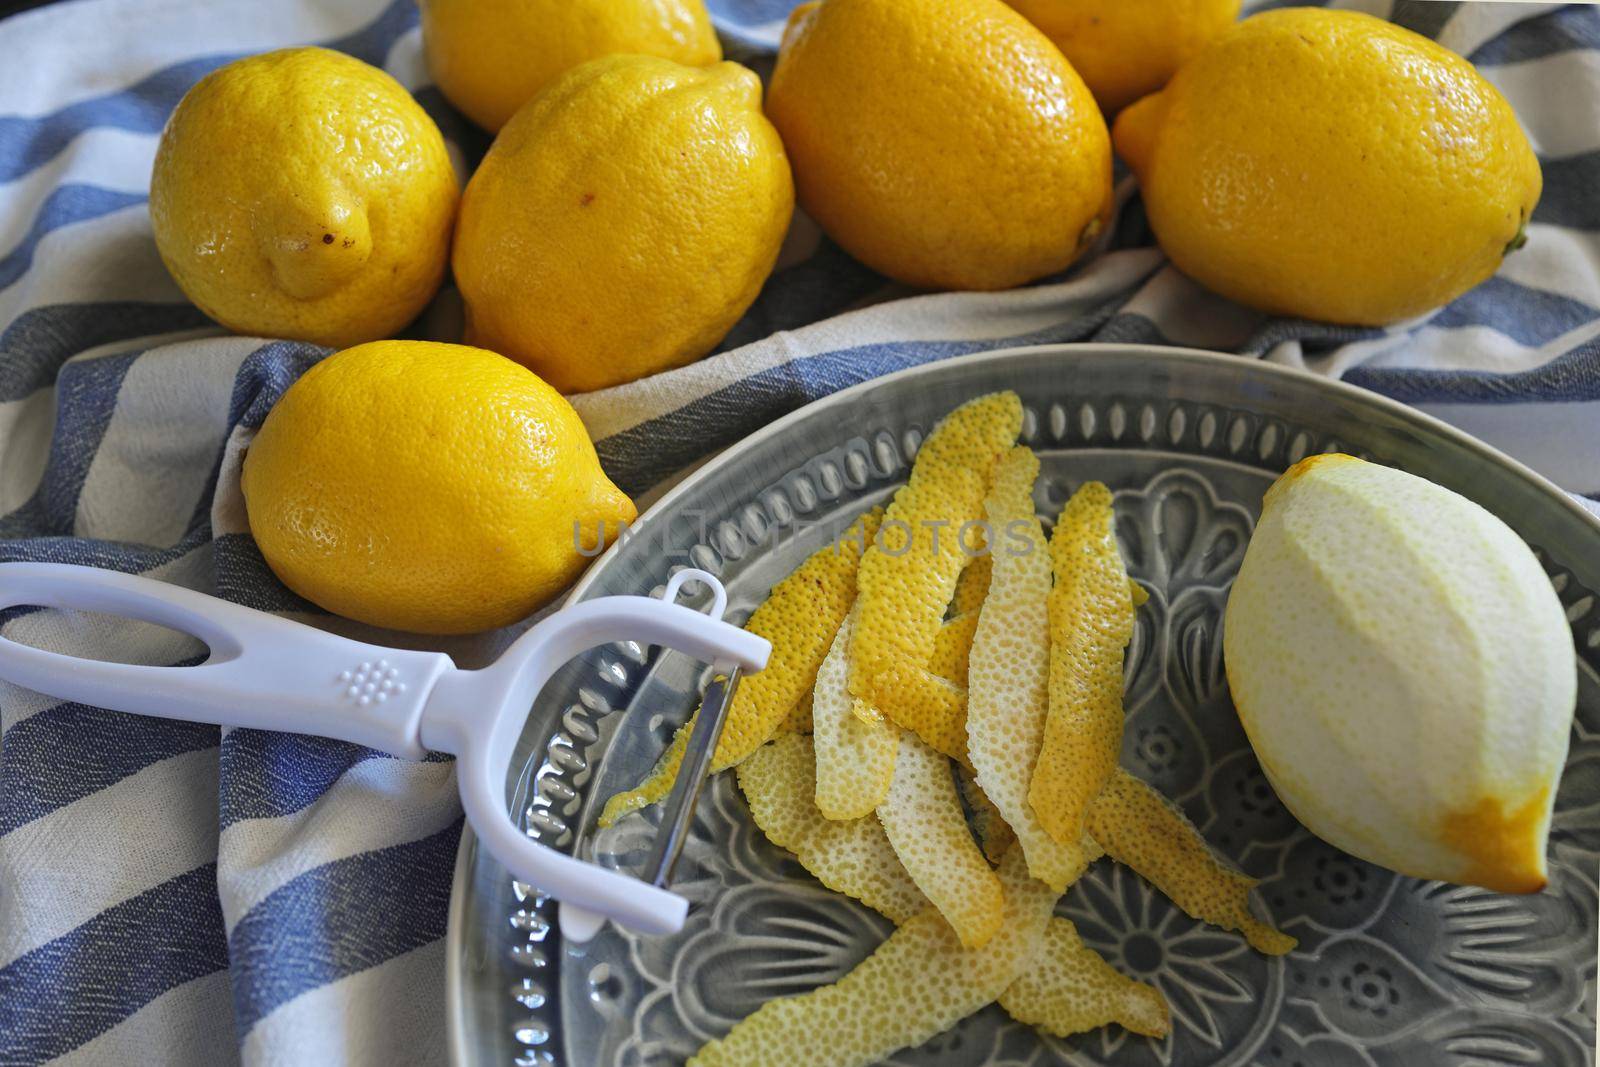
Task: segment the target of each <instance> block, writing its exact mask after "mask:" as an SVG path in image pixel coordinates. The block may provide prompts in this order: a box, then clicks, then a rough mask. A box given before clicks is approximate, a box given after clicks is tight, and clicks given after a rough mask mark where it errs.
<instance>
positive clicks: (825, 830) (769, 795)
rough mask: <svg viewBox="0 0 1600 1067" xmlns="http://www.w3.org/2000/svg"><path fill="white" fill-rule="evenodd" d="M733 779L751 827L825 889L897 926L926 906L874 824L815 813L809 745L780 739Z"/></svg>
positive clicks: (795, 738)
mask: <svg viewBox="0 0 1600 1067" xmlns="http://www.w3.org/2000/svg"><path fill="white" fill-rule="evenodd" d="M734 773H735V774H737V775H738V779H739V789H740V790H741V791H742V792H743V793H744V796H745V800H746V801H747V802H748V803H749V805H750V814H751V817H752V818H753V819H754V820H755V824H756V826H758V827H760V829H761V832H762V833H764V834H765V835H766V836H767V839H768V840H770V841H771V842H772V843H773V844H775V845H777V846H778V847H779V848H782V849H787V850H788V851H790V852H792V853H794V855H795V858H797V859H798V860H799V861H800V864H801V866H803V867H805V869H806V870H808V871H810V872H811V873H812V874H813V875H815V876H816V878H817V880H818V881H820V882H821V883H822V884H823V885H825V886H827V887H828V888H829V889H832V890H833V891H834V892H836V893H843V894H844V895H845V896H847V897H850V898H852V899H854V900H859V901H861V903H863V904H865V905H866V906H867V907H869V908H872V909H873V910H874V911H877V912H879V913H881V914H882V915H884V916H885V917H886V918H888V919H889V920H891V921H892V922H894V923H896V924H899V923H903V922H905V921H906V920H907V919H909V918H911V916H913V915H915V914H917V912H919V911H922V910H924V909H926V908H927V907H928V906H929V905H928V898H927V897H925V896H923V895H922V890H920V889H918V888H917V885H916V883H915V882H913V881H912V880H911V876H910V875H909V874H907V873H906V869H905V867H904V866H902V865H901V863H900V860H899V858H898V857H896V856H895V854H894V849H893V848H892V847H890V845H889V839H888V837H886V836H885V835H884V832H883V826H882V824H880V823H879V822H878V820H877V819H875V818H873V817H871V816H868V817H866V818H864V819H853V820H851V821H848V822H840V821H836V820H833V819H827V818H824V817H823V815H822V812H821V811H819V810H817V806H816V804H815V803H814V802H813V801H812V799H811V783H812V781H813V779H814V778H815V776H816V751H815V749H814V747H813V746H812V743H811V739H810V738H809V737H806V736H805V735H803V734H783V735H781V736H779V737H777V738H775V739H774V740H773V742H772V743H771V744H768V745H763V746H762V747H761V748H758V749H756V750H755V751H754V752H752V753H751V754H750V756H749V758H748V759H746V760H745V761H744V762H743V763H740V764H739V767H738V769H737V770H736V771H735V772H734Z"/></svg>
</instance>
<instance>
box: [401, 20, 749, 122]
mask: <svg viewBox="0 0 1600 1067" xmlns="http://www.w3.org/2000/svg"><path fill="white" fill-rule="evenodd" d="M422 42H423V47H424V48H425V49H426V51H427V55H428V69H429V70H430V71H431V72H432V74H433V80H434V81H435V82H436V83H438V86H439V88H440V89H442V90H443V91H444V95H445V96H446V97H448V98H449V100H450V102H451V103H452V104H454V105H455V106H456V107H458V108H460V109H461V110H462V111H464V112H466V113H467V116H468V117H469V118H471V119H472V121H473V122H476V123H477V124H478V125H479V126H482V127H483V128H484V129H486V130H489V131H491V132H493V131H496V130H498V129H500V127H502V126H504V125H505V124H506V122H507V120H509V119H510V118H511V116H512V115H513V114H515V113H516V110H517V109H518V108H519V107H521V106H522V105H523V104H525V103H527V102H528V101H529V100H531V99H533V97H534V96H535V94H537V93H538V92H539V90H540V89H542V88H544V87H545V86H546V85H548V84H549V83H550V82H552V81H554V80H555V79H556V78H557V77H559V76H560V75H561V74H563V73H565V72H566V71H568V70H570V69H571V68H573V67H576V66H577V65H579V64H580V63H586V62H588V61H589V60H591V59H598V58H599V57H601V56H608V55H613V54H615V53H618V52H632V53H636V54H640V55H649V56H660V57H662V58H663V59H672V60H676V61H677V62H679V63H687V64H689V65H690V66H694V67H703V66H708V65H710V64H712V63H715V62H717V61H718V60H719V59H721V58H722V46H721V45H720V44H719V43H718V42H717V33H716V31H715V30H714V29H712V27H711V18H710V16H708V15H707V14H706V8H705V5H704V4H703V3H701V0H423V2H422Z"/></svg>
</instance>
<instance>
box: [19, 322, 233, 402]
mask: <svg viewBox="0 0 1600 1067" xmlns="http://www.w3.org/2000/svg"><path fill="white" fill-rule="evenodd" d="M210 322H211V320H210V319H209V318H207V317H206V316H205V314H204V313H202V312H201V311H200V309H199V308H197V307H195V306H194V305H193V304H146V303H134V302H127V301H121V302H106V303H100V304H47V305H45V306H43V307H36V308H30V309H29V310H27V311H24V312H23V313H22V314H21V315H18V316H17V317H16V318H15V319H13V320H12V321H11V323H10V324H9V325H7V326H6V328H5V330H4V332H0V403H4V402H5V401H7V400H21V399H22V398H23V397H25V396H28V395H30V394H31V393H34V392H36V391H38V390H40V389H43V388H44V387H45V386H47V385H49V384H50V383H51V382H53V381H55V380H56V375H57V373H58V372H59V371H60V369H61V365H62V364H63V363H65V362H66V361H67V359H68V358H69V357H71V356H75V355H77V354H78V353H79V352H82V351H84V350H86V349H90V348H96V347H99V346H100V345H107V344H112V343H114V342H116V341H131V340H133V339H134V338H138V337H149V336H151V335H153V334H160V333H172V332H175V331H177V330H193V329H197V328H199V327H201V326H205V325H207V324H209V323H210Z"/></svg>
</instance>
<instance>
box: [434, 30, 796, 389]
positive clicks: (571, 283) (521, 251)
mask: <svg viewBox="0 0 1600 1067" xmlns="http://www.w3.org/2000/svg"><path fill="white" fill-rule="evenodd" d="M793 210H794V186H793V184H792V182H791V179H790V177H789V163H788V160H787V159H786V158H785V156H784V151H783V143H782V142H781V141H780V140H779V139H778V133H777V131H776V130H774V129H773V128H772V125H771V123H769V122H768V121H767V120H766V118H765V117H764V116H763V115H762V114H761V82H760V81H759V79H757V78H756V76H755V74H753V73H751V72H750V71H748V70H746V69H745V68H743V67H741V66H738V65H737V64H734V63H719V64H717V65H716V66H714V67H710V68H707V69H704V70H702V69H698V68H695V67H686V66H683V65H682V64H679V63H673V62H671V61H669V60H665V59H655V58H652V57H648V56H610V57H607V58H605V59H597V60H594V61H592V62H589V63H586V64H584V65H583V66H581V67H578V68H576V69H575V70H572V71H569V72H568V73H566V74H564V75H562V76H561V77H560V78H559V79H557V80H556V82H555V83H554V84H552V85H551V86H550V87H549V88H548V89H546V90H545V91H544V92H542V93H540V94H539V96H538V97H536V98H535V99H534V100H533V101H532V102H531V103H530V104H529V105H528V106H527V107H525V108H523V109H522V110H521V111H519V112H517V115H516V117H515V118H514V119H512V120H511V122H509V123H508V124H507V125H506V127H505V129H503V130H501V131H500V136H499V137H497V138H496V139H495V142H494V145H493V147H491V148H490V149H489V154H488V155H487V156H485V157H484V160H483V164H482V165H481V166H480V167H479V168H478V171H477V173H476V174H474V175H473V176H472V181H471V182H470V183H468V185H467V191H466V195H465V196H464V197H463V199H462V204H461V224H460V226H459V228H458V230H457V232H456V240H455V253H454V260H453V262H454V265H455V276H456V283H457V284H458V285H459V286H460V288H461V295H462V297H463V298H464V299H465V301H466V308H467V335H468V339H469V340H470V341H472V342H473V343H474V344H482V345H484V346H485V347H488V348H492V349H494V350H495V351H497V352H502V353H504V354H505V355H507V356H510V357H511V358H513V359H516V360H518V361H520V362H522V363H525V364H527V365H528V366H529V367H531V368H532V369H533V370H534V371H536V372H537V373H538V374H539V375H540V376H541V377H543V378H544V379H545V380H546V381H548V382H550V384H551V385H554V386H555V387H556V388H558V389H560V390H561V391H562V392H564V393H572V392H580V391H584V390H589V389H599V388H601V387H603V386H608V385H617V384H619V383H621V382H627V381H632V380H633V379H635V378H639V377H642V376H644V375H646V374H652V373H654V372H656V371H660V370H665V369H667V368H669V367H677V366H681V365H683V364H685V363H690V362H693V361H694V360H696V359H699V358H700V357H701V356H703V355H705V354H706V353H707V352H709V351H711V349H712V348H713V347H714V346H715V345H716V343H717V342H718V341H719V340H721V339H722V336H723V335H724V334H726V333H727V332H728V329H729V328H730V327H731V326H732V325H733V324H734V322H736V321H737V320H738V318H739V316H740V315H741V314H743V313H744V310H745V309H746V308H747V307H749V306H750V303H751V302H752V301H753V300H755V297H756V294H757V292H759V291H760V289H761V284H762V282H764V281H765V280H766V278H767V275H768V274H770V273H771V271H772V265H773V263H774V262H775V261H776V260H777V256H778V247H779V245H781V244H782V242H783V235H784V233H785V231H786V230H787V229H788V225H789V217H790V215H791V214H792V213H793Z"/></svg>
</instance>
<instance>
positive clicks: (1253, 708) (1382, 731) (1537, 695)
mask: <svg viewBox="0 0 1600 1067" xmlns="http://www.w3.org/2000/svg"><path fill="white" fill-rule="evenodd" d="M1223 645H1224V654H1225V659H1226V663H1227V669H1228V683H1229V687H1230V688H1231V689H1232V691H1233V699H1234V703H1235V704H1236V705H1237V706H1238V709H1239V718H1240V720H1241V721H1242V722H1243V723H1244V727H1245V730H1246V732H1247V733H1248V734H1249V735H1250V743H1251V745H1253V746H1254V747H1255V751H1256V755H1257V756H1258V757H1259V758H1260V760H1261V766H1262V769H1263V770H1264V771H1265V772H1266V774H1267V778H1268V779H1269V780H1270V781H1271V782H1272V787H1273V789H1275V790H1276V791H1277V793H1278V796H1279V797H1280V798H1282V800H1283V802H1284V804H1285V805H1287V806H1288V808H1289V810H1290V811H1292V812H1294V814H1295V817H1296V818H1298V819H1299V820H1300V821H1301V822H1302V823H1304V824H1305V825H1306V828H1307V829H1308V830H1310V831H1311V832H1312V833H1314V834H1316V835H1317V836H1319V837H1321V838H1323V839H1324V840H1326V841H1327V842H1329V843H1330V844H1332V845H1335V846H1336V847H1338V848H1341V849H1344V850H1345V851H1346V852H1349V853H1351V854H1353V855H1355V856H1358V857H1360V858H1362V859H1365V860H1368V861H1370V862H1372V863H1376V864H1380V865H1382V866H1384V867H1389V868H1392V869H1394V870H1397V871H1399V872H1401V873H1402V874H1409V875H1412V876H1414V877H1417V878H1437V879H1441V880H1443V881H1447V882H1464V883H1471V884H1474V885H1481V886H1487V887H1488V888H1490V889H1495V890H1499V891H1501V892H1508V893H1515V892H1533V891H1537V890H1538V889H1541V888H1542V887H1543V886H1544V884H1545V839H1546V835H1547V834H1548V832H1549V828H1550V813H1551V807H1552V805H1553V804H1554V802H1555V792H1556V784H1557V779H1558V778H1559V776H1560V774H1561V768H1562V766H1563V765H1564V763H1565V762H1566V754H1567V741H1568V735H1569V733H1570V732H1571V729H1572V709H1573V704H1574V702H1575V701H1576V699H1577V677H1578V671H1577V663H1576V658H1575V655H1574V651H1573V646H1572V631H1571V629H1570V628H1569V626H1568V624H1567V618H1566V613H1565V612H1564V611H1563V610H1562V607H1561V602H1560V600H1559V599H1558V598H1557V596H1556V594H1555V591H1554V590H1553V589H1552V588H1551V586H1550V582H1549V580H1548V579H1547V578H1546V577H1545V573H1544V568H1542V567H1541V566H1540V565H1539V561H1538V560H1537V559H1536V558H1535V557H1534V554H1533V552H1532V551H1531V550H1530V549H1529V548H1528V546H1527V545H1526V544H1524V543H1523V542H1522V540H1521V538H1519V537H1518V536H1517V535H1516V534H1515V533H1514V532H1512V530H1511V528H1510V527H1508V526H1506V524H1505V523H1503V522H1501V521H1500V520H1499V519H1497V518H1496V517H1495V516H1493V515H1491V514H1490V513H1489V512H1487V511H1485V510H1484V509H1483V508H1481V507H1479V506H1478V505H1477V504H1474V503H1473V502H1471V501H1470V500H1467V499H1465V498H1464V497H1461V496H1458V495H1457V494H1455V493H1452V492H1450V491H1449V490H1448V489H1444V488H1442V487H1441V486H1437V485H1434V484H1433V483H1431V482H1428V481H1425V480H1424V479H1422V478H1418V477H1416V476H1415V475H1411V474H1406V473H1404V472H1402V471H1397V470H1393V469H1391V468H1389V467H1381V466H1378V465H1376V464H1372V463H1365V462H1363V461H1361V460H1359V459H1355V458H1353V457H1350V456H1340V455H1328V456H1314V457H1312V458H1311V459H1308V460H1304V461H1302V462H1301V463H1299V464H1298V465H1297V466H1295V467H1293V468H1291V469H1290V470H1289V472H1288V473H1287V474H1285V475H1284V476H1283V477H1282V478H1280V479H1279V480H1278V482H1277V483H1276V484H1275V485H1274V486H1273V487H1272V488H1271V489H1270V490H1268V492H1267V497H1266V503H1265V505H1264V507H1263V509H1262V513H1261V521H1260V523H1259V524H1258V525H1257V526H1256V530H1255V533H1254V535H1253V536H1252V537H1251V538H1250V545H1249V548H1248V549H1247V550H1246V551H1245V557H1244V563H1243V565H1242V566H1241V567H1240V569H1239V577H1238V579H1237V580H1236V581H1235V583H1234V586H1233V592H1232V594H1231V595H1230V597H1229V599H1228V609H1227V617H1226V620H1225V625H1224V627H1223Z"/></svg>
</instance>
